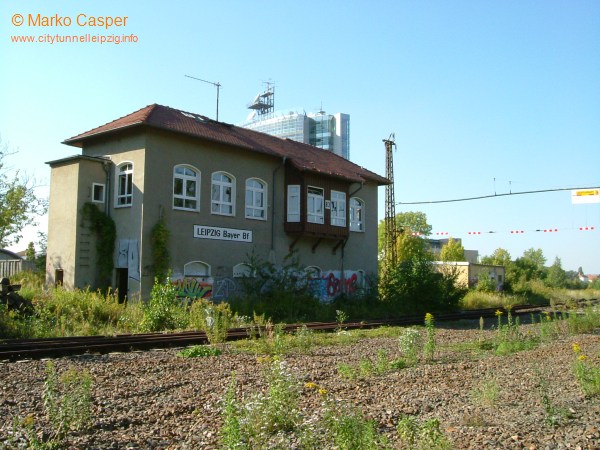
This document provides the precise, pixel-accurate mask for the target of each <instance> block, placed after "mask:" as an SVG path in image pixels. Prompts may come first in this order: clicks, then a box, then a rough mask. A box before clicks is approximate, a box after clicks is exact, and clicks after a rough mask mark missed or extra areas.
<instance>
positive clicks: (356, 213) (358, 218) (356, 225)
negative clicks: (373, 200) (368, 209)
mask: <svg viewBox="0 0 600 450" xmlns="http://www.w3.org/2000/svg"><path fill="white" fill-rule="evenodd" d="M364 214H365V203H364V202H363V201H362V200H361V199H359V198H355V197H352V198H351V199H350V231H360V232H364V231H365V219H364Z"/></svg>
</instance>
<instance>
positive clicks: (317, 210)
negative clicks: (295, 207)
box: [306, 186, 325, 224]
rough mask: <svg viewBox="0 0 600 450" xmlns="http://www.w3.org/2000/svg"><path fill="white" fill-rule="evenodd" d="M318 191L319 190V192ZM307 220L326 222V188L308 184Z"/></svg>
mask: <svg viewBox="0 0 600 450" xmlns="http://www.w3.org/2000/svg"><path fill="white" fill-rule="evenodd" d="M316 191H319V193H317V192H316ZM306 221H307V222H310V223H319V224H324V223H325V189H323V188H320V187H317V186H308V187H307V189H306Z"/></svg>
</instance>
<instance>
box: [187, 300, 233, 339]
mask: <svg viewBox="0 0 600 450" xmlns="http://www.w3.org/2000/svg"><path fill="white" fill-rule="evenodd" d="M233 320H234V314H233V313H232V311H231V308H230V306H229V303H225V302H223V303H217V304H215V303H213V302H211V301H208V300H205V299H198V300H194V302H193V303H192V306H191V307H190V310H189V323H190V325H191V326H192V327H194V328H196V329H200V330H202V331H204V332H205V333H206V337H207V338H208V342H210V343H211V344H221V343H223V342H225V341H226V340H227V333H228V331H229V328H230V327H231V323H232V322H233Z"/></svg>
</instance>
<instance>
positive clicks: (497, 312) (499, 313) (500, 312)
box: [494, 309, 504, 317]
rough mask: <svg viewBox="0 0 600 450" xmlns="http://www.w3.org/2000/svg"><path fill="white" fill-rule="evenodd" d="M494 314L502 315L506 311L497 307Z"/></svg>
mask: <svg viewBox="0 0 600 450" xmlns="http://www.w3.org/2000/svg"><path fill="white" fill-rule="evenodd" d="M494 314H496V316H498V317H500V316H501V315H502V314H504V313H503V312H502V311H500V310H499V309H497V310H496V312H495V313H494Z"/></svg>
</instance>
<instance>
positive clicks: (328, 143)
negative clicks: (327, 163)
mask: <svg viewBox="0 0 600 450" xmlns="http://www.w3.org/2000/svg"><path fill="white" fill-rule="evenodd" d="M274 95H275V94H274V91H273V88H272V87H270V88H268V89H267V90H266V91H265V92H263V93H262V94H259V95H258V96H257V97H256V98H255V99H254V101H253V102H252V103H251V104H250V105H249V106H248V108H249V109H251V110H252V111H253V112H252V114H251V115H250V116H249V118H248V120H247V121H246V122H244V123H243V124H242V125H241V126H242V127H244V128H248V129H250V130H254V131H260V132H261V133H266V134H270V135H272V136H277V137H280V138H284V139H291V140H293V141H297V142H303V143H305V144H310V145H314V146H315V147H319V148H322V149H323V150H329V151H330V152H333V153H335V154H336V155H338V156H341V157H343V158H345V159H350V115H349V114H343V113H336V114H326V113H325V111H318V112H316V113H308V114H307V113H305V112H303V113H302V114H300V113H298V112H294V111H290V112H287V113H284V112H279V113H276V112H274V108H275V101H274Z"/></svg>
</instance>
